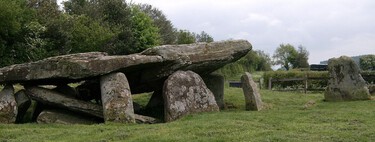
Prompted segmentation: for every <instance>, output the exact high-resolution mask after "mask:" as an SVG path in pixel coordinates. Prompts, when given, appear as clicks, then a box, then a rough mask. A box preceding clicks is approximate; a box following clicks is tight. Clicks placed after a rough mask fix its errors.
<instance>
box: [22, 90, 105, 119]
mask: <svg viewBox="0 0 375 142" xmlns="http://www.w3.org/2000/svg"><path fill="white" fill-rule="evenodd" d="M26 94H27V95H28V96H30V97H31V98H32V99H33V100H36V101H38V102H41V103H43V104H46V105H51V106H55V107H59V108H63V109H68V110H71V111H76V112H82V113H85V114H88V115H93V116H97V117H103V109H102V106H100V105H97V104H94V103H90V102H85V101H81V100H77V99H75V98H70V97H67V96H66V95H63V94H61V93H59V92H56V91H53V90H50V89H46V88H41V87H27V88H26Z"/></svg>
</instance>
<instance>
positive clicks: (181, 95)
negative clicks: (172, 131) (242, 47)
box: [163, 71, 219, 122]
mask: <svg viewBox="0 0 375 142" xmlns="http://www.w3.org/2000/svg"><path fill="white" fill-rule="evenodd" d="M163 98H164V115H165V116H164V120H165V121H166V122H169V121H173V120H176V119H178V118H181V117H182V116H185V115H188V114H193V113H198V112H210V111H219V107H218V106H217V104H216V101H215V97H214V95H213V94H212V92H211V91H210V90H209V89H208V88H207V87H206V85H205V83H204V82H203V80H202V78H201V77H200V76H199V75H198V74H196V73H194V72H192V71H177V72H175V73H173V74H172V75H171V76H169V77H168V79H167V80H166V81H165V83H164V88H163Z"/></svg>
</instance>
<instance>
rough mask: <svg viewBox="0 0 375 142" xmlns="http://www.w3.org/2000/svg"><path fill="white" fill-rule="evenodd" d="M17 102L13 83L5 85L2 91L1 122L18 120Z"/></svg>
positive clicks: (0, 93)
mask: <svg viewBox="0 0 375 142" xmlns="http://www.w3.org/2000/svg"><path fill="white" fill-rule="evenodd" d="M16 117H17V103H16V100H15V98H14V88H13V85H10V84H8V85H5V87H4V89H3V90H2V91H1V92H0V123H5V124H10V123H14V122H15V121H16Z"/></svg>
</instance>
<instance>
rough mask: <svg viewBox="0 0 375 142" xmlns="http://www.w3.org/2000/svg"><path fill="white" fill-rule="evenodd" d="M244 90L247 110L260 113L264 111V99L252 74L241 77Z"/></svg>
mask: <svg viewBox="0 0 375 142" xmlns="http://www.w3.org/2000/svg"><path fill="white" fill-rule="evenodd" d="M241 83H242V90H243V93H244V95H245V103H246V110H255V111H259V110H261V109H262V105H263V102H262V99H261V97H260V93H259V90H258V87H257V84H256V83H255V82H254V80H253V78H252V76H251V74H250V73H248V72H246V73H245V74H244V75H243V76H242V77H241Z"/></svg>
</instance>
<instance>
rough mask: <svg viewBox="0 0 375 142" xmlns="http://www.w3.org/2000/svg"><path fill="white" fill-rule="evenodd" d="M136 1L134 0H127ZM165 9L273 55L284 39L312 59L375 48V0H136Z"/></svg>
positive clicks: (177, 19)
mask: <svg viewBox="0 0 375 142" xmlns="http://www.w3.org/2000/svg"><path fill="white" fill-rule="evenodd" d="M127 2H130V1H127ZM132 2H133V3H148V4H151V5H153V6H154V7H156V8H158V9H160V10H162V11H163V12H164V14H165V15H166V16H167V17H168V19H169V20H171V21H172V23H173V24H174V26H175V27H176V28H178V29H187V30H189V31H192V32H196V33H199V32H200V31H206V32H207V33H209V34H210V35H212V36H213V37H214V39H215V40H216V41H218V40H226V39H246V40H248V41H250V43H251V44H252V45H253V49H255V50H263V51H265V52H266V53H268V54H270V55H271V56H272V54H273V52H274V51H275V49H276V48H277V47H278V46H279V45H280V44H281V43H290V44H292V45H294V46H295V47H296V48H297V47H298V46H299V45H302V46H304V47H305V48H306V49H307V50H308V51H309V52H310V56H309V63H310V64H312V63H319V62H320V61H322V60H327V59H329V58H331V57H339V56H341V55H347V56H356V55H362V54H375V14H374V13H375V1H374V0H231V1H229V0H132Z"/></svg>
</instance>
